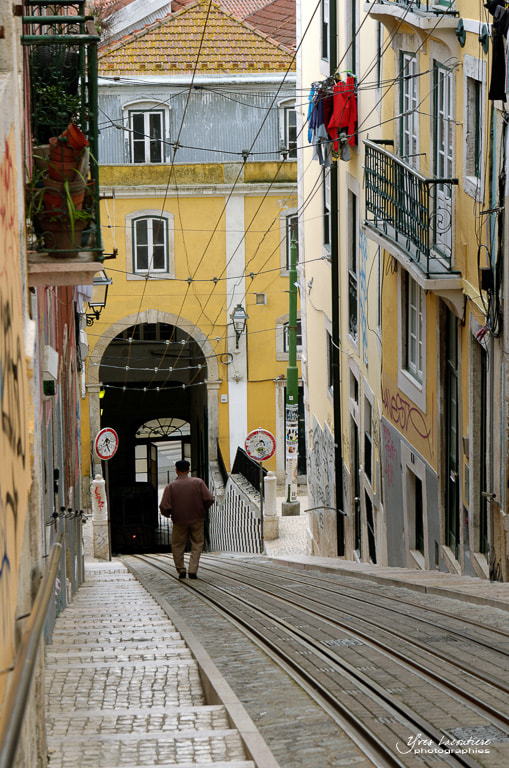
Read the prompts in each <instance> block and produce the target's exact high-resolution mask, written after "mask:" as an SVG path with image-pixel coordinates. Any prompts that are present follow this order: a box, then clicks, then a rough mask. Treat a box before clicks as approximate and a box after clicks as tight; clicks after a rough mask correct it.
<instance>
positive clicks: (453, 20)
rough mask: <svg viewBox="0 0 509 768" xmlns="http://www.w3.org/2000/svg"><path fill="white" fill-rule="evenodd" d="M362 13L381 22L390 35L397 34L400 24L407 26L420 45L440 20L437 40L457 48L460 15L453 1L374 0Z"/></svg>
mask: <svg viewBox="0 0 509 768" xmlns="http://www.w3.org/2000/svg"><path fill="white" fill-rule="evenodd" d="M364 13H366V14H369V16H371V17H372V18H373V19H376V20H377V21H380V22H381V23H382V24H383V25H384V26H385V27H386V28H387V30H388V31H389V32H390V33H391V34H395V33H396V32H397V31H399V29H400V27H401V24H402V23H403V22H404V23H405V24H409V25H410V26H412V27H413V28H414V30H415V31H416V33H417V34H418V35H420V38H421V42H424V41H425V40H426V39H427V37H428V35H429V34H430V33H431V32H433V30H434V29H435V27H436V25H437V17H440V38H441V39H442V40H443V41H444V42H446V44H447V45H454V46H457V42H458V41H457V39H456V28H457V26H458V16H459V14H458V11H457V9H456V2H455V0H453V1H452V2H451V3H447V2H440V0H376V1H375V2H374V3H365V4H364ZM451 50H454V47H453V48H452V49H451Z"/></svg>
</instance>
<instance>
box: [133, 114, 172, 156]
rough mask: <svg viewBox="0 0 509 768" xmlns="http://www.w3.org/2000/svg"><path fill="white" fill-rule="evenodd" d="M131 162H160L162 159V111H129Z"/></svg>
mask: <svg viewBox="0 0 509 768" xmlns="http://www.w3.org/2000/svg"><path fill="white" fill-rule="evenodd" d="M129 132H130V138H131V162H132V163H162V162H163V159H164V151H163V146H164V139H163V137H164V113H163V111H162V110H161V111H156V110H148V111H134V110H130V111H129Z"/></svg>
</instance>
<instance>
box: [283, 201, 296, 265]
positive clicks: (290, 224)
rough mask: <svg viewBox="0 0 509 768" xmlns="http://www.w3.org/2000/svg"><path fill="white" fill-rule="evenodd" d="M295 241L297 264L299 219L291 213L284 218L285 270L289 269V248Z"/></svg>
mask: <svg viewBox="0 0 509 768" xmlns="http://www.w3.org/2000/svg"><path fill="white" fill-rule="evenodd" d="M292 239H295V245H296V248H297V262H298V261H299V217H298V216H297V214H296V213H292V214H290V215H289V216H287V217H286V269H290V248H291V245H292Z"/></svg>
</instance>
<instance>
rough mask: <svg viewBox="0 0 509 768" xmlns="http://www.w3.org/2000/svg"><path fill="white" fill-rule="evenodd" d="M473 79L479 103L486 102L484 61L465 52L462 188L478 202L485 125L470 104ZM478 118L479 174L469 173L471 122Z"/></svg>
mask: <svg viewBox="0 0 509 768" xmlns="http://www.w3.org/2000/svg"><path fill="white" fill-rule="evenodd" d="M472 80H473V81H475V82H477V83H479V84H480V103H481V104H485V103H486V62H485V61H482V59H475V58H474V57H473V56H468V55H467V54H465V56H464V57H463V125H464V126H465V130H464V131H463V189H464V190H465V192H466V193H467V195H470V196H471V197H473V198H474V200H477V201H479V202H483V201H484V172H485V163H484V156H485V147H486V126H485V120H484V116H483V113H482V110H481V114H480V115H478V116H475V115H474V110H475V104H472V98H471V93H470V88H469V81H470V82H471V81H472ZM476 117H477V118H478V119H479V129H480V137H479V176H476V175H475V174H474V173H469V171H471V168H472V160H471V159H472V157H473V155H474V153H475V134H474V133H473V132H471V131H470V128H471V126H472V122H474V125H475V118H476Z"/></svg>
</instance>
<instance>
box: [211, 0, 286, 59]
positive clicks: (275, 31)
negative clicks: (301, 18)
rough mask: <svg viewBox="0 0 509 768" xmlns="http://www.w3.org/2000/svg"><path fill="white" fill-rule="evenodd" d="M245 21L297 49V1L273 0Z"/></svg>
mask: <svg viewBox="0 0 509 768" xmlns="http://www.w3.org/2000/svg"><path fill="white" fill-rule="evenodd" d="M222 4H223V5H224V0H222ZM244 21H247V22H248V23H249V24H252V25H253V27H256V29H259V30H261V31H262V32H265V34H267V35H269V36H270V37H272V38H273V39H274V40H278V41H279V42H280V43H283V45H286V46H288V47H289V48H295V44H296V35H295V0H272V2H269V3H268V4H267V5H264V6H263V8H258V9H257V10H256V11H254V12H253V13H251V14H250V15H249V16H246V17H245V18H244Z"/></svg>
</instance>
